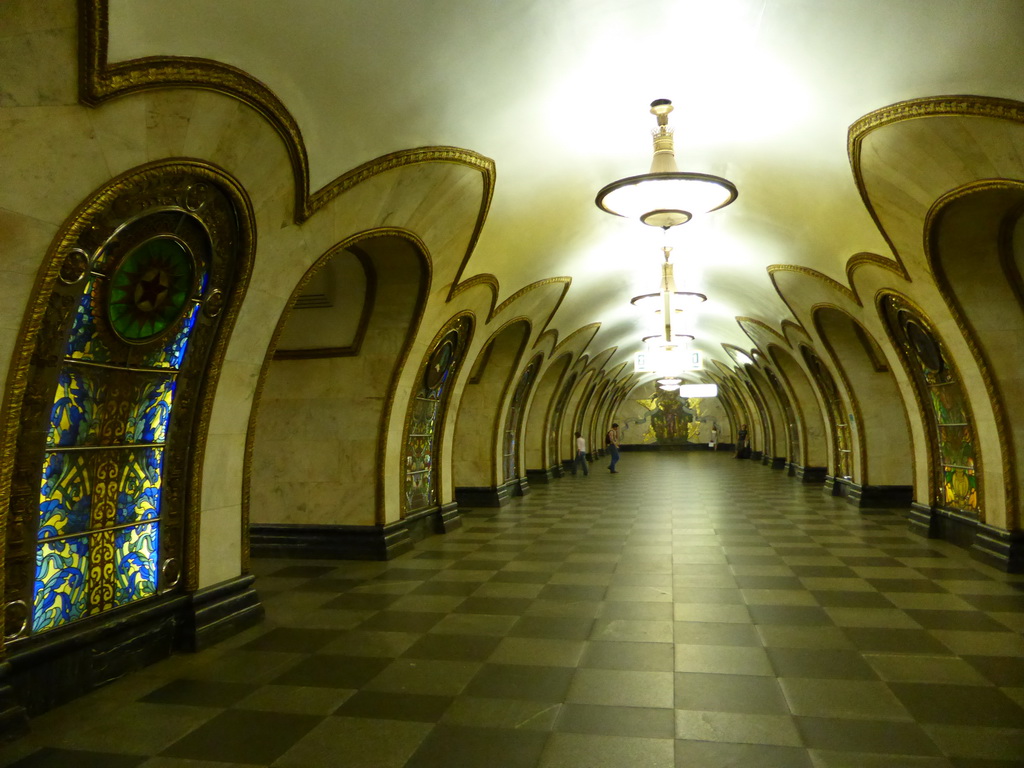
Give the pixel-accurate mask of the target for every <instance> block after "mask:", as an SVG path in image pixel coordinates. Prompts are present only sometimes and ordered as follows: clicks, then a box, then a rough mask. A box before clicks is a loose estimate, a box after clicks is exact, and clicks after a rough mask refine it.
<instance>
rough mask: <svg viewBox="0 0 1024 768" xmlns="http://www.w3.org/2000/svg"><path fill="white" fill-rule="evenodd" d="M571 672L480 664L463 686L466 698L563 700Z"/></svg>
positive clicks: (560, 669) (557, 669) (553, 701)
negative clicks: (474, 673) (475, 672)
mask: <svg viewBox="0 0 1024 768" xmlns="http://www.w3.org/2000/svg"><path fill="white" fill-rule="evenodd" d="M574 673H575V670H574V669H572V668H570V667H540V666H529V665H525V664H484V666H483V667H482V668H481V669H480V671H479V672H477V674H476V676H475V677H474V678H473V679H472V680H470V682H469V685H468V686H466V690H465V693H466V695H468V696H478V697H480V698H489V699H528V700H532V701H550V702H552V703H560V702H562V701H565V695H566V693H567V692H568V691H569V685H570V683H571V682H572V678H573V674H574Z"/></svg>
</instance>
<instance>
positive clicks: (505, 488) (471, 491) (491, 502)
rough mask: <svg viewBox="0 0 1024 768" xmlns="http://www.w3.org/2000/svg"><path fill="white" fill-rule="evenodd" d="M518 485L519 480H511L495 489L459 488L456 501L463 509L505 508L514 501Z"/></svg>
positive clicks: (456, 491) (456, 492)
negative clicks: (514, 491) (515, 489)
mask: <svg viewBox="0 0 1024 768" xmlns="http://www.w3.org/2000/svg"><path fill="white" fill-rule="evenodd" d="M518 483H519V481H518V480H509V481H508V482H506V483H502V484H501V485H498V486H494V487H493V488H489V487H486V486H484V487H465V486H463V487H457V488H456V489H455V501H456V503H457V504H458V505H459V506H460V507H462V508H463V509H473V508H480V507H485V508H487V509H492V508H495V507H503V506H505V505H506V504H508V503H509V501H510V500H511V499H512V496H513V489H514V487H515V486H516V485H518Z"/></svg>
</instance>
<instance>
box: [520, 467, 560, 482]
mask: <svg viewBox="0 0 1024 768" xmlns="http://www.w3.org/2000/svg"><path fill="white" fill-rule="evenodd" d="M526 477H527V479H528V480H529V481H530V482H531V483H533V484H534V485H547V484H549V483H550V482H551V481H553V480H554V479H555V473H554V471H553V470H551V469H528V470H526Z"/></svg>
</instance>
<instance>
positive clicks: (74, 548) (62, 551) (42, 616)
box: [32, 536, 89, 632]
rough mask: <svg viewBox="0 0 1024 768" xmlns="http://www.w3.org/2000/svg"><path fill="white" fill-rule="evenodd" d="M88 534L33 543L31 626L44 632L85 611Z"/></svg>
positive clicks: (77, 616) (79, 615)
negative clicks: (34, 563)
mask: <svg viewBox="0 0 1024 768" xmlns="http://www.w3.org/2000/svg"><path fill="white" fill-rule="evenodd" d="M88 562H89V541H88V537H87V536H78V537H75V538H72V539H63V540H62V541H56V542H46V541H44V542H41V543H40V544H39V545H38V546H37V547H36V580H35V586H34V598H33V604H34V607H33V612H32V629H33V630H34V631H35V632H43V631H45V630H47V629H53V628H54V627H59V626H60V625H61V624H67V623H68V622H70V621H74V620H75V619H80V618H82V617H83V616H84V615H85V610H86V573H87V572H88V569H89V564H88Z"/></svg>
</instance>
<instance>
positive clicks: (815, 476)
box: [793, 466, 828, 483]
mask: <svg viewBox="0 0 1024 768" xmlns="http://www.w3.org/2000/svg"><path fill="white" fill-rule="evenodd" d="M793 476H794V477H795V478H796V479H797V480H799V481H800V482H801V483H824V482H825V478H826V477H827V476H828V468H827V467H801V466H797V468H796V472H795V473H794V474H793Z"/></svg>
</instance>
